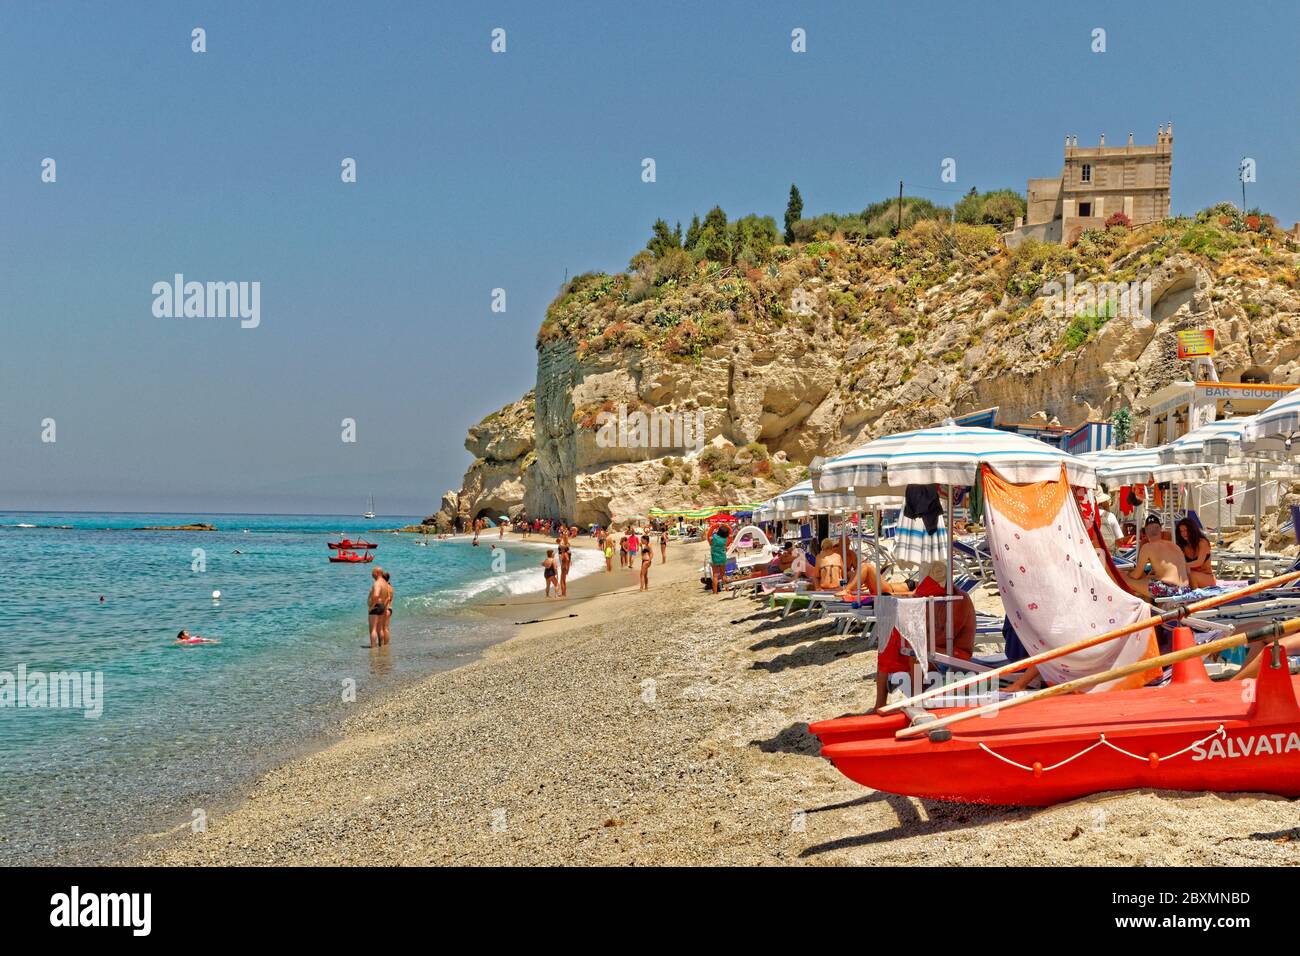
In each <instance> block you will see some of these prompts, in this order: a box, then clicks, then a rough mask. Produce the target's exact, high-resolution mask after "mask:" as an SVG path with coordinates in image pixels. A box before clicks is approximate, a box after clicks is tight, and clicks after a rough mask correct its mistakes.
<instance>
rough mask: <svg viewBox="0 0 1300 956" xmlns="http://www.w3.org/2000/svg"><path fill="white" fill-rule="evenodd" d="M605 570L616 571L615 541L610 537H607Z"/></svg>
mask: <svg viewBox="0 0 1300 956" xmlns="http://www.w3.org/2000/svg"><path fill="white" fill-rule="evenodd" d="M605 570H606V571H613V570H614V539H613V537H611V536H610V535H606V536H605Z"/></svg>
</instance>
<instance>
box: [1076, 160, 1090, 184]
mask: <svg viewBox="0 0 1300 956" xmlns="http://www.w3.org/2000/svg"><path fill="white" fill-rule="evenodd" d="M1079 181H1080V182H1085V183H1090V182H1092V163H1084V164H1083V169H1081V170H1080V171H1079Z"/></svg>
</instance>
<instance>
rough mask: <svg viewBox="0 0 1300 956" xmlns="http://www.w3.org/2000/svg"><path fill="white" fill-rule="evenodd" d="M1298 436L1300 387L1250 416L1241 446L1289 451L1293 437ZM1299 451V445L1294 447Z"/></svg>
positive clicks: (1249, 449)
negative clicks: (1248, 425)
mask: <svg viewBox="0 0 1300 956" xmlns="http://www.w3.org/2000/svg"><path fill="white" fill-rule="evenodd" d="M1297 436H1300V389H1296V391H1294V392H1291V393H1289V394H1288V395H1286V396H1284V397H1282V398H1279V399H1278V400H1277V401H1276V402H1274V403H1273V404H1272V405H1270V406H1268V408H1266V409H1264V410H1263V411H1262V412H1259V413H1258V414H1256V415H1254V416H1252V418H1251V422H1250V427H1249V428H1247V429H1246V434H1245V436H1244V438H1243V442H1242V444H1243V446H1244V447H1245V450H1246V451H1247V452H1251V451H1256V450H1266V451H1273V452H1278V451H1283V450H1285V452H1286V453H1290V452H1291V450H1292V447H1291V446H1292V445H1293V444H1294V445H1297V446H1300V442H1297V443H1292V442H1291V439H1292V438H1293V437H1297ZM1296 451H1297V453H1300V447H1297V448H1296Z"/></svg>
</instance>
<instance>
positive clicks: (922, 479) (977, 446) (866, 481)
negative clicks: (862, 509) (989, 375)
mask: <svg viewBox="0 0 1300 956" xmlns="http://www.w3.org/2000/svg"><path fill="white" fill-rule="evenodd" d="M981 465H988V466H989V467H990V468H991V469H993V470H994V471H995V472H997V473H998V474H999V475H1000V476H1001V477H1002V478H1004V479H1006V480H1007V481H1010V482H1014V483H1016V484H1024V483H1027V482H1033V481H1054V480H1057V479H1059V478H1060V477H1061V469H1062V468H1064V469H1065V474H1066V478H1067V479H1068V480H1069V482H1070V483H1071V484H1073V485H1082V486H1083V487H1085V488H1094V487H1096V484H1097V477H1096V472H1095V470H1094V468H1093V466H1092V465H1090V464H1088V463H1087V462H1086V461H1083V460H1082V459H1080V458H1076V457H1075V456H1073V455H1069V454H1067V453H1065V452H1063V451H1061V450H1060V449H1059V448H1056V447H1053V446H1052V445H1049V444H1047V442H1044V441H1039V440H1038V439H1036V438H1029V437H1026V436H1024V435H1018V434H1016V433H1014V432H1005V431H1000V430H998V429H994V428H979V427H977V426H973V425H958V424H957V423H955V422H954V421H953V420H952V419H948V420H947V421H946V422H944V423H943V424H942V425H938V426H935V427H932V428H919V429H916V430H914V431H907V432H902V433H900V434H897V435H885V436H883V437H881V438H877V439H874V440H873V441H869V442H867V444H865V445H863V446H861V447H860V448H855V449H853V450H852V451H849V452H845V453H844V454H842V455H836V456H835V457H833V458H829V459H827V460H826V461H824V462H820V463H814V466H813V467H812V468H811V469H810V471H811V472H812V480H813V486H814V487H815V488H816V489H817V490H818V491H823V492H828V491H830V492H833V491H847V490H849V489H852V490H853V492H854V493H855V494H856V495H857V497H859V498H864V497H868V496H872V495H888V494H902V493H903V492H904V491H905V490H906V487H907V486H908V485H929V484H937V485H947V486H948V501H949V507H950V508H951V502H952V501H953V486H954V485H960V486H970V485H974V484H975V482H976V478H977V476H978V474H979V469H980V466H981ZM944 530H945V533H944V537H945V539H946V545H947V557H948V560H947V571H948V573H947V575H946V582H945V588H944V591H945V593H946V594H947V595H948V596H951V595H952V593H953V592H952V586H953V580H952V579H953V555H952V552H953V547H952V526H951V523H950V522H949V523H945V529H944ZM946 610H947V614H946V615H945V617H946V618H947V632H948V637H949V639H951V638H952V628H953V618H952V604H951V602H947V607H946Z"/></svg>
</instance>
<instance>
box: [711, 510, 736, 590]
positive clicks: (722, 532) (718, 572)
mask: <svg viewBox="0 0 1300 956" xmlns="http://www.w3.org/2000/svg"><path fill="white" fill-rule="evenodd" d="M730 543H731V532H730V531H728V530H727V526H726V525H725V524H719V525H718V526H717V527H716V528H715V529H714V530H713V535H712V536H711V537H710V538H709V570H710V572H711V573H712V576H713V593H714V594H717V593H718V588H719V586H720V585H721V584H722V578H723V576H724V575H725V574H726V571H727V545H728V544H730Z"/></svg>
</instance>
